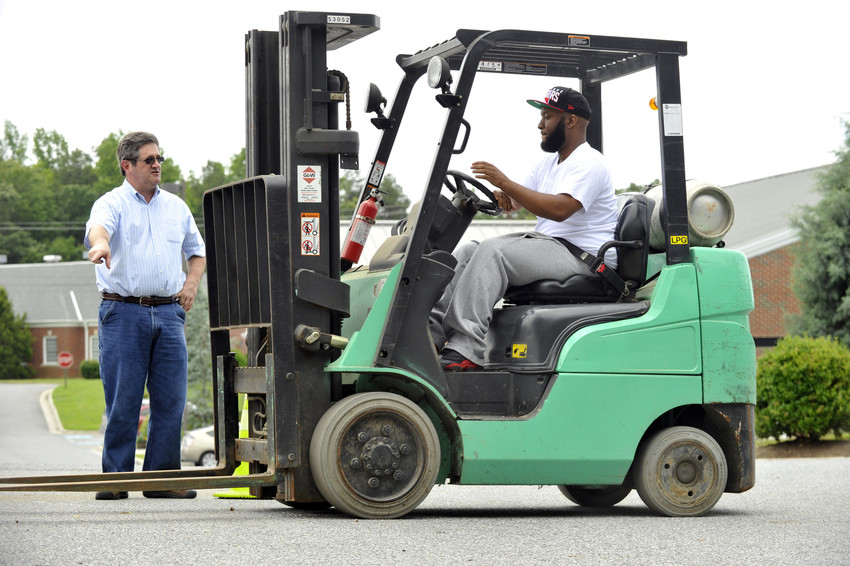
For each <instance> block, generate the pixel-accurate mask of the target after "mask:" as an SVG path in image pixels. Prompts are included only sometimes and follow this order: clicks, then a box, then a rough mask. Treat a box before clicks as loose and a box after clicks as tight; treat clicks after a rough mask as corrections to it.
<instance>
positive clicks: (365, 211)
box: [340, 189, 384, 269]
mask: <svg viewBox="0 0 850 566" xmlns="http://www.w3.org/2000/svg"><path fill="white" fill-rule="evenodd" d="M378 205H381V206H384V200H383V197H382V196H381V191H379V190H378V189H372V192H370V193H369V197H368V198H367V199H366V200H364V201H363V202H361V203H360V207H359V208H358V209H357V214H356V215H355V216H354V222H352V223H351V226H350V227H349V228H348V234H347V235H346V236H345V243H344V244H343V245H342V254H341V255H340V259H341V260H342V262H343V266H344V267H345V266H348V267H350V266H351V265H353V264H355V263H357V262H358V261H360V254H362V253H363V246H365V245H366V240H368V239H369V232H370V231H371V230H372V225H374V224H375V217H376V216H378ZM345 268H346V269H347V267H345Z"/></svg>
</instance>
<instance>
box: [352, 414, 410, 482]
mask: <svg viewBox="0 0 850 566" xmlns="http://www.w3.org/2000/svg"><path fill="white" fill-rule="evenodd" d="M381 433H382V434H383V435H384V436H375V437H371V438H370V437H369V435H368V434H367V433H366V432H360V433H359V434H358V435H357V440H359V441H360V442H361V443H362V444H363V449H362V451H361V453H360V458H353V459H352V460H351V462H350V465H351V468H353V469H356V470H359V469H362V468H364V467H365V469H366V472H368V473H369V474H370V476H371V477H370V478H369V479H368V480H367V482H366V483H367V484H368V485H369V487H373V488H376V487H378V486H379V485H380V479H379V478H381V477H382V476H383V477H386V478H388V479H389V478H390V477H391V478H392V479H394V480H396V481H398V480H401V479H403V478H404V472H403V471H401V470H399V469H398V467H399V461H400V459H401V457H402V456H404V455H406V454H409V453H410V447H409V446H408V445H407V444H402V445H401V446H398V444H397V443H395V442H393V441H392V440H391V438H390V436H389V435H391V434H392V433H393V428H392V427H391V426H390V425H384V426H383V427H381Z"/></svg>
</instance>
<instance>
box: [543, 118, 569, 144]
mask: <svg viewBox="0 0 850 566" xmlns="http://www.w3.org/2000/svg"><path fill="white" fill-rule="evenodd" d="M565 123H566V116H563V117H561V119H560V120H559V121H558V125H557V126H555V129H554V130H552V131H551V132H550V133H549V134H548V135H547V136H546V137H545V138H543V140H542V141H541V142H540V149H542V150H543V151H545V152H546V153H557V152H558V150H559V149H561V147H562V146H563V145H564V143H566V141H567V134H566V132H564V124H565Z"/></svg>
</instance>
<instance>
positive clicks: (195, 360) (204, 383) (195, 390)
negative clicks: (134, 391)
mask: <svg viewBox="0 0 850 566" xmlns="http://www.w3.org/2000/svg"><path fill="white" fill-rule="evenodd" d="M209 313H210V310H209V297H208V296H207V288H206V285H205V284H203V283H202V284H201V285H200V286H199V287H198V294H197V295H196V296H195V303H194V305H193V306H192V309H191V310H190V311H189V312H188V313H187V314H186V348H187V350H188V352H189V390H188V396H187V401H188V403H189V410H188V411H187V413H186V428H188V429H193V428H200V427H202V426H208V425H211V424H213V384H212V377H213V374H212V358H211V353H210V352H211V348H210V330H209V328H210V314H209Z"/></svg>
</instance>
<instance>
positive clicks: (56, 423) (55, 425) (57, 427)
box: [38, 387, 68, 434]
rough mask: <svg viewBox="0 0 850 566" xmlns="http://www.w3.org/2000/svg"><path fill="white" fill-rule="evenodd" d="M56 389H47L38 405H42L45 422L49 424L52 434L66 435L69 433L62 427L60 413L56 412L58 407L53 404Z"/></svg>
mask: <svg viewBox="0 0 850 566" xmlns="http://www.w3.org/2000/svg"><path fill="white" fill-rule="evenodd" d="M54 389H55V387H51V388H50V389H46V390H45V391H43V392H42V394H41V396H40V397H39V398H38V404H39V405H41V412H42V413H43V414H44V421H45V422H46V423H47V429H48V430H49V431H50V432H51V434H65V433H66V432H68V431H67V430H65V429H64V428H63V427H62V421H61V420H59V413H58V412H57V411H56V405H54V404H53V390H54Z"/></svg>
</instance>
